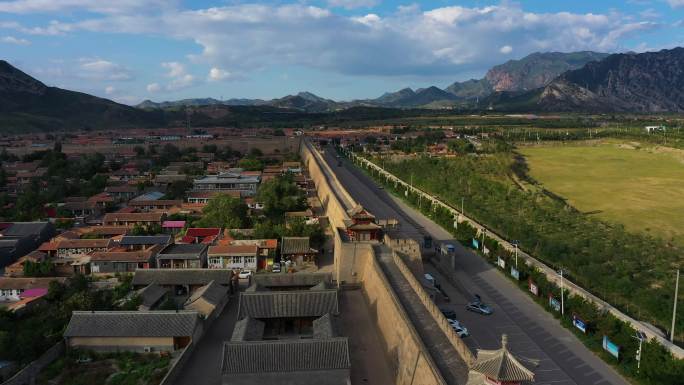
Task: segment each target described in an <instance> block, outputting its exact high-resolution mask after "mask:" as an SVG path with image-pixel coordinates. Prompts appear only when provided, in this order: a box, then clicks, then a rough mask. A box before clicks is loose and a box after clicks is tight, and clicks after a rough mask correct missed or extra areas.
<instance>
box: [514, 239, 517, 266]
mask: <svg viewBox="0 0 684 385" xmlns="http://www.w3.org/2000/svg"><path fill="white" fill-rule="evenodd" d="M513 246H514V247H515V269H516V270H517V269H518V241H517V240H514V241H513Z"/></svg>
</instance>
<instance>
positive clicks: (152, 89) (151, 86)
mask: <svg viewBox="0 0 684 385" xmlns="http://www.w3.org/2000/svg"><path fill="white" fill-rule="evenodd" d="M159 91H161V86H160V85H159V83H150V84H148V85H147V92H150V93H155V92H159Z"/></svg>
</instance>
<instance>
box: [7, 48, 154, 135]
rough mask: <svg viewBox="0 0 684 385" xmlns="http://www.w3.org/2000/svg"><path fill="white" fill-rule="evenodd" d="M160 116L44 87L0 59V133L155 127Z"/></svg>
mask: <svg viewBox="0 0 684 385" xmlns="http://www.w3.org/2000/svg"><path fill="white" fill-rule="evenodd" d="M162 125H164V115H163V114H161V113H159V112H147V111H143V110H140V109H136V108H133V107H130V106H126V105H123V104H119V103H115V102H113V101H111V100H107V99H102V98H98V97H95V96H91V95H88V94H84V93H81V92H75V91H69V90H63V89H61V88H57V87H48V86H46V85H45V84H43V83H41V82H40V81H38V80H36V79H34V78H32V77H31V76H29V75H27V74H25V73H24V72H22V71H20V70H18V69H17V68H15V67H13V66H12V65H11V64H9V63H8V62H6V61H3V60H0V130H2V131H3V132H23V131H26V130H44V131H49V130H56V129H104V128H114V127H133V126H135V127H157V126H162Z"/></svg>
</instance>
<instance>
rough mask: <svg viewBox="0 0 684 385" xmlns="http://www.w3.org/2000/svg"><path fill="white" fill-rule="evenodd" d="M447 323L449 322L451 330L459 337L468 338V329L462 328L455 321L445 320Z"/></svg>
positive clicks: (461, 325)
mask: <svg viewBox="0 0 684 385" xmlns="http://www.w3.org/2000/svg"><path fill="white" fill-rule="evenodd" d="M447 321H449V325H450V326H451V328H452V329H454V331H455V332H456V334H458V336H459V337H461V338H463V337H468V336H469V334H468V328H466V327H465V326H463V324H461V323H460V322H458V321H457V320H455V319H449V318H447Z"/></svg>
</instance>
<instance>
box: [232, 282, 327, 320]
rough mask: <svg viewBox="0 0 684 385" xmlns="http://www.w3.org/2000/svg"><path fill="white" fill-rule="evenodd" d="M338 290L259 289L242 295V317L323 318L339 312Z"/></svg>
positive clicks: (240, 311)
mask: <svg viewBox="0 0 684 385" xmlns="http://www.w3.org/2000/svg"><path fill="white" fill-rule="evenodd" d="M338 309H339V304H338V300H337V290H334V289H333V290H321V291H275V292H270V291H266V292H264V291H257V292H250V293H241V294H240V305H239V309H238V314H239V317H240V318H242V317H253V318H286V317H320V316H322V315H324V314H327V313H333V314H337V313H338Z"/></svg>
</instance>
